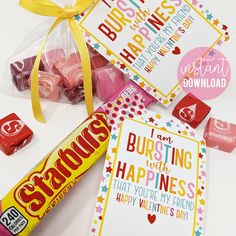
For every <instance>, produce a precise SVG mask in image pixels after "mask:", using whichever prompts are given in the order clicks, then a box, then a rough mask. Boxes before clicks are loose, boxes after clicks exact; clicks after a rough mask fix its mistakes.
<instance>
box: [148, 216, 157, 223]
mask: <svg viewBox="0 0 236 236" xmlns="http://www.w3.org/2000/svg"><path fill="white" fill-rule="evenodd" d="M147 218H148V221H149V222H150V224H153V223H154V222H155V221H156V218H157V216H156V215H151V214H148V215H147Z"/></svg>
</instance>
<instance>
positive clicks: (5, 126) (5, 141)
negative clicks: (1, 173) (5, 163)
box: [0, 113, 33, 155]
mask: <svg viewBox="0 0 236 236" xmlns="http://www.w3.org/2000/svg"><path fill="white" fill-rule="evenodd" d="M32 136H33V132H32V131H31V130H30V129H29V127H28V126H27V125H26V124H25V123H24V122H23V121H22V120H21V119H20V118H19V117H18V116H17V115H16V114H14V113H12V114H10V115H8V116H6V117H5V118H3V119H1V120H0V149H1V150H2V151H3V152H4V153H5V154H7V155H11V154H13V153H15V152H17V151H18V150H20V149H21V148H23V147H24V146H25V145H27V144H28V143H30V141H31V139H32Z"/></svg>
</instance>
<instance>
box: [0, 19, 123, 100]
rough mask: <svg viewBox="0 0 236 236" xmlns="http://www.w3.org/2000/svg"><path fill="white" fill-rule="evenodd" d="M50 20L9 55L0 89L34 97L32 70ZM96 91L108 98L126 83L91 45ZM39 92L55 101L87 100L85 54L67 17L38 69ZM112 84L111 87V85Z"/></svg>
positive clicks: (4, 91)
mask: <svg viewBox="0 0 236 236" xmlns="http://www.w3.org/2000/svg"><path fill="white" fill-rule="evenodd" d="M51 23H52V22H51V21H46V22H44V23H43V24H41V25H39V26H38V27H37V28H35V30H33V31H31V32H30V33H29V35H28V36H27V37H26V39H25V40H24V42H23V44H22V45H21V46H20V47H19V48H18V50H17V51H16V52H15V53H14V55H13V56H12V57H11V58H10V59H9V61H8V63H7V65H6V69H5V74H4V76H3V79H2V80H1V82H0V83H1V84H0V90H1V92H3V93H4V94H7V95H11V96H19V97H28V98H29V97H30V96H31V94H30V88H31V86H30V84H31V72H32V69H33V66H34V63H35V59H36V56H37V54H38V51H39V48H40V45H41V44H42V42H43V39H44V38H45V35H46V34H47V30H48V29H49V28H50V25H51ZM88 49H89V54H90V60H91V68H92V74H93V92H94V94H97V95H98V97H99V99H101V100H102V101H106V100H107V99H109V98H110V97H111V96H112V95H113V94H114V93H115V92H116V91H117V89H119V88H121V87H122V86H124V84H125V83H126V79H125V78H124V75H123V74H122V73H121V72H120V71H119V70H118V69H116V68H115V67H114V66H113V65H111V64H109V62H108V61H107V59H105V58H104V57H103V56H101V55H100V54H99V53H98V52H97V51H96V50H95V49H93V48H92V47H90V46H89V45H88ZM38 78H39V79H38V85H39V95H40V97H41V98H42V99H46V100H49V101H52V102H67V103H71V104H73V105H74V104H77V103H78V102H81V101H83V100H84V86H83V73H82V66H81V58H80V54H79V52H78V48H77V46H76V45H75V41H74V38H73V36H72V33H71V31H70V29H69V26H68V23H67V21H63V22H62V23H61V24H60V25H58V26H57V27H56V28H55V29H54V30H53V32H52V33H51V34H50V37H49V38H48V40H47V43H46V46H45V48H44V51H43V54H42V57H41V61H40V65H39V71H38ZM107 86H109V87H107Z"/></svg>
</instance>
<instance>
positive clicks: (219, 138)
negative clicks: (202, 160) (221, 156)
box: [204, 118, 236, 153]
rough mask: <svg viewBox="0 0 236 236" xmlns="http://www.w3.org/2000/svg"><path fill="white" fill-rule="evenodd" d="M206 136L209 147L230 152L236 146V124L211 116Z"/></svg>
mask: <svg viewBox="0 0 236 236" xmlns="http://www.w3.org/2000/svg"><path fill="white" fill-rule="evenodd" d="M204 138H205V140H206V144H207V146H208V147H212V148H216V149H219V150H221V151H224V152H229V153H230V152H232V151H233V150H234V149H235V147H236V125H235V124H230V123H228V122H225V121H222V120H218V119H214V118H210V119H209V121H208V123H207V126H206V130H205V134H204Z"/></svg>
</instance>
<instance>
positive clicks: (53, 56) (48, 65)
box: [42, 48, 66, 71]
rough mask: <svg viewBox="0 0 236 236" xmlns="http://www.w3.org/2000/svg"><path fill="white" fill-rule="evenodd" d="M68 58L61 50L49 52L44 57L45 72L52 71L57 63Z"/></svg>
mask: <svg viewBox="0 0 236 236" xmlns="http://www.w3.org/2000/svg"><path fill="white" fill-rule="evenodd" d="M63 58H64V59H65V58H66V54H65V51H64V50H63V49H62V48H61V49H54V50H50V51H48V52H45V53H44V54H43V55H42V62H43V65H44V68H45V71H52V69H53V66H54V65H55V63H56V62H57V61H60V60H62V59H63Z"/></svg>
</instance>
